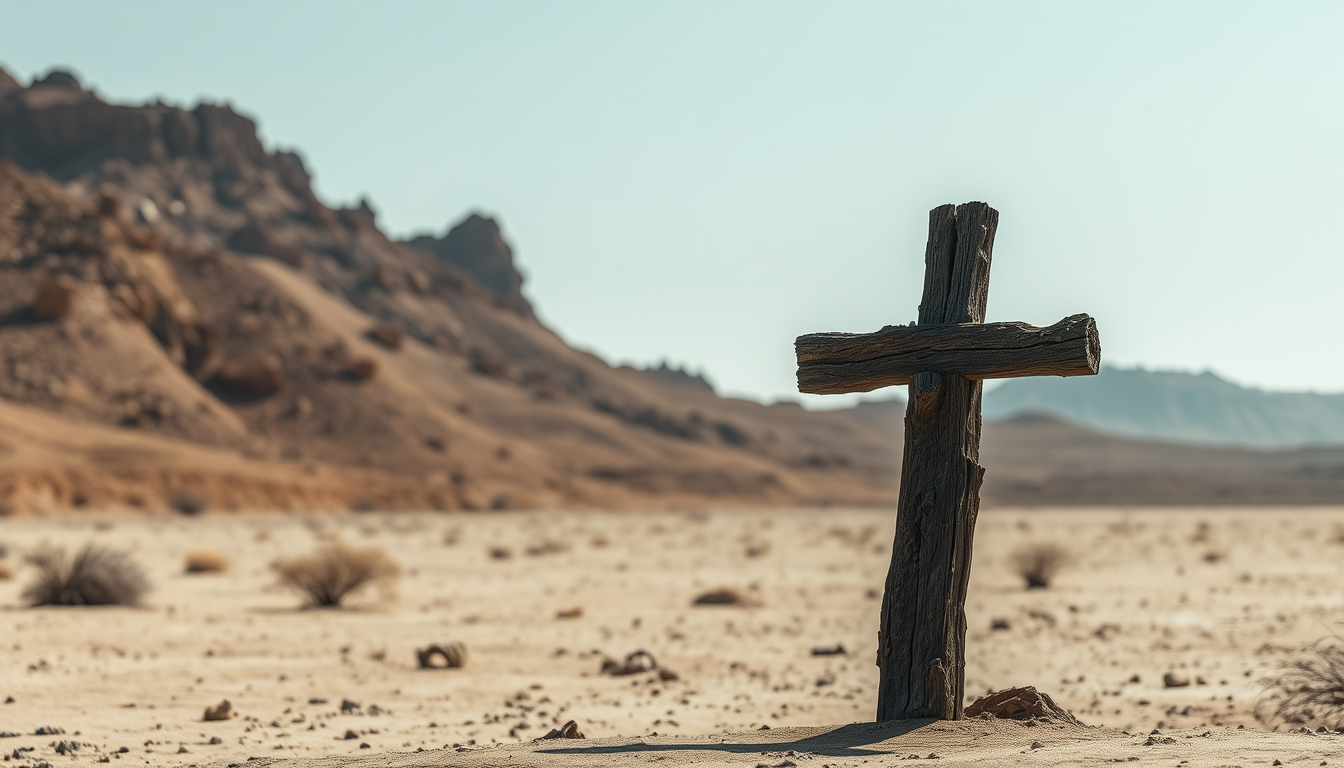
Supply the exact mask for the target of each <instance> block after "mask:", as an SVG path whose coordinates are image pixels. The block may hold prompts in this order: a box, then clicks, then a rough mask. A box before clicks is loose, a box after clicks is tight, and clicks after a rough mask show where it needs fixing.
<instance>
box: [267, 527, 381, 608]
mask: <svg viewBox="0 0 1344 768" xmlns="http://www.w3.org/2000/svg"><path fill="white" fill-rule="evenodd" d="M272 567H273V568H274V569H275V571H276V573H277V574H278V575H279V577H280V583H281V584H283V585H284V586H286V587H289V588H291V589H293V590H295V591H296V592H299V593H300V594H302V595H304V596H305V597H307V598H308V603H309V605H311V606H314V607H320V608H336V607H339V606H340V605H341V601H343V600H344V599H345V598H347V597H349V596H351V595H353V594H356V593H358V592H359V591H361V590H363V589H365V588H366V587H370V586H376V587H378V588H380V589H383V590H389V589H390V588H391V586H392V584H393V583H395V581H396V579H397V577H398V576H400V575H401V567H400V566H398V565H397V563H396V562H395V561H394V560H392V558H390V557H388V556H387V553H386V552H384V551H383V550H382V549H380V548H378V547H351V546H349V545H347V544H344V543H342V542H339V541H333V542H331V543H328V544H323V545H322V546H320V547H318V548H317V549H316V550H314V551H313V552H312V553H310V554H307V555H303V556H300V557H288V558H281V559H279V560H276V561H275V563H273V564H272Z"/></svg>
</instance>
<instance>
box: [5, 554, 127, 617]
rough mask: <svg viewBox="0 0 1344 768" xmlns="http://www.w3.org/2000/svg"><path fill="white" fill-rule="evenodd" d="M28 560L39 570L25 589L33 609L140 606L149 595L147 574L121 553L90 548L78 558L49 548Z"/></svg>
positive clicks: (26, 596)
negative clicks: (43, 607) (80, 606)
mask: <svg viewBox="0 0 1344 768" xmlns="http://www.w3.org/2000/svg"><path fill="white" fill-rule="evenodd" d="M27 559H28V562H29V564H31V565H32V566H33V567H34V568H36V569H37V576H36V578H34V580H33V581H32V583H30V584H29V585H28V586H26V587H24V589H23V597H24V599H26V600H28V601H29V602H30V603H31V604H32V605H138V604H139V603H140V599H141V598H142V597H144V595H145V593H146V592H148V591H149V579H148V578H146V576H145V570H144V569H143V568H141V567H140V565H139V564H138V563H136V562H135V561H134V560H132V559H131V557H130V555H128V554H127V553H125V552H122V551H120V550H116V549H108V548H107V547H102V546H97V545H94V544H89V545H86V546H85V547H84V548H83V549H81V550H80V551H79V552H78V553H77V554H76V555H75V556H74V557H71V556H70V555H69V554H67V553H66V551H65V550H64V549H51V548H48V549H43V550H39V551H38V552H35V553H33V554H31V555H29V556H28V558H27Z"/></svg>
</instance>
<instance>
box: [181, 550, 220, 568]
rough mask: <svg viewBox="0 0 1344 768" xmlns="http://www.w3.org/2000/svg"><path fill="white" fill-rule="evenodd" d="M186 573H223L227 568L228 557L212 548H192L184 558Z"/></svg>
mask: <svg viewBox="0 0 1344 768" xmlns="http://www.w3.org/2000/svg"><path fill="white" fill-rule="evenodd" d="M184 560H185V561H186V562H185V565H184V567H183V570H185V571H186V572H187V573H223V572H224V571H227V570H229V558H227V557H225V556H224V555H223V554H221V553H220V552H218V551H216V550H213V549H193V550H191V551H189V552H187V555H186V557H185V558H184Z"/></svg>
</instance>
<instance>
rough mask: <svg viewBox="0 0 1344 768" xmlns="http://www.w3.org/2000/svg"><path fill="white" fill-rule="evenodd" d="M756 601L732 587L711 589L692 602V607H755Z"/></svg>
mask: <svg viewBox="0 0 1344 768" xmlns="http://www.w3.org/2000/svg"><path fill="white" fill-rule="evenodd" d="M755 604H756V601H755V600H753V599H752V598H751V597H749V596H747V595H746V594H744V593H743V592H742V591H741V590H737V589H733V588H732V587H720V588H718V589H711V590H710V591H708V592H705V593H704V594H702V595H700V596H699V597H697V598H695V600H693V601H691V605H743V606H749V605H755Z"/></svg>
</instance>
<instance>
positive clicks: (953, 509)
mask: <svg viewBox="0 0 1344 768" xmlns="http://www.w3.org/2000/svg"><path fill="white" fill-rule="evenodd" d="M998 222H999V214H998V212H997V211H995V210H994V209H993V208H990V207H989V206H988V205H985V204H984V203H966V204H965V205H961V206H951V205H944V206H941V207H938V208H935V209H934V210H933V211H931V212H930V213H929V239H928V245H927V246H926V248H925V252H924V265H925V269H924V295H923V298H922V299H921V301H920V304H919V321H918V324H917V325H916V326H913V327H901V326H894V327H891V326H889V327H887V328H883V329H882V330H881V331H878V332H877V333H869V334H841V333H826V334H812V335H808V336H800V337H798V339H797V341H796V342H795V348H796V351H797V353H798V387H799V389H800V390H802V391H803V392H812V393H817V394H832V393H840V392H866V391H869V390H872V389H876V388H878V387H882V386H887V385H891V384H903V383H908V384H909V385H910V402H909V405H908V406H907V407H906V413H905V453H904V456H903V459H902V464H901V495H900V499H899V501H898V502H897V513H896V540H895V543H894V545H893V547H892V553H891V569H890V570H889V571H888V572H887V589H886V594H885V595H883V598H882V619H881V624H880V625H879V627H878V649H877V666H878V668H879V669H880V680H879V683H878V692H877V719H878V720H904V719H909V718H923V717H934V718H940V719H948V720H956V719H960V718H961V714H962V703H963V696H964V694H965V667H966V648H965V646H966V611H965V607H966V588H967V584H968V580H969V577H970V570H971V550H972V545H973V542H974V532H975V519H976V516H977V515H978V514H979V511H980V485H981V483H982V482H983V480H984V475H985V470H984V468H983V467H981V466H980V464H979V461H980V396H981V392H982V389H981V387H982V384H981V383H980V379H987V378H1007V377H1012V376H1033V375H1040V374H1054V375H1058V376H1077V375H1086V374H1092V373H1096V372H1097V366H1098V365H1099V364H1100V362H1101V343H1100V341H1099V339H1098V337H1097V326H1096V323H1095V322H1093V320H1092V318H1090V317H1088V316H1087V315H1074V316H1073V317H1069V318H1065V319H1064V320H1061V321H1060V322H1058V323H1056V324H1054V325H1052V326H1050V327H1048V328H1035V327H1032V326H1030V325H1026V324H1023V323H994V324H991V325H985V324H984V320H985V304H986V301H987V300H988V297H989V266H990V260H991V256H992V253H993V249H994V234H995V231H996V230H997V228H998Z"/></svg>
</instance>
